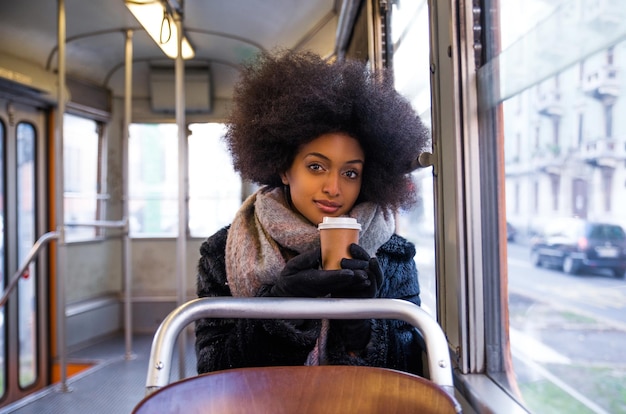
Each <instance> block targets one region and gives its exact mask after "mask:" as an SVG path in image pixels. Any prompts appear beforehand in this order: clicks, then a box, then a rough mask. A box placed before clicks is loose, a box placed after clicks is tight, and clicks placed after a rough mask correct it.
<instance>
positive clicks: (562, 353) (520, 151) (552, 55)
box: [483, 0, 626, 413]
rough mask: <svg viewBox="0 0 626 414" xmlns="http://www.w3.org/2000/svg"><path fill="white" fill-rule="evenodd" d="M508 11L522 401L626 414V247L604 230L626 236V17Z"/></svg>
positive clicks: (504, 103) (544, 7) (591, 4)
mask: <svg viewBox="0 0 626 414" xmlns="http://www.w3.org/2000/svg"><path fill="white" fill-rule="evenodd" d="M500 4H501V6H502V7H501V8H500V35H501V40H502V53H501V55H500V58H499V59H500V60H499V64H500V65H499V67H500V70H501V71H500V78H499V79H498V78H497V76H494V78H493V79H492V81H493V82H497V83H496V84H492V85H491V86H493V87H495V86H497V88H496V89H498V88H499V90H500V95H499V96H496V97H495V100H496V102H495V103H498V102H499V103H501V108H502V113H503V116H504V117H503V119H504V125H503V132H504V145H505V177H506V178H505V180H506V215H507V222H508V223H509V226H510V229H509V231H511V232H513V231H514V232H515V237H514V238H513V240H512V241H510V242H509V245H508V277H509V285H508V287H509V312H510V339H511V348H512V353H513V358H514V365H515V372H516V377H517V383H518V385H519V390H520V392H521V395H522V399H523V403H524V404H525V405H526V406H527V407H528V408H529V410H530V411H532V412H537V413H540V412H541V413H544V412H568V413H570V412H580V413H588V412H589V413H591V412H595V413H608V412H611V413H617V412H622V413H623V412H626V402H625V401H626V400H625V399H624V395H626V373H625V371H624V369H623V367H624V366H625V364H626V354H625V353H624V352H623V344H625V343H626V282H625V281H624V271H625V270H626V244H625V243H626V242H624V241H623V239H622V241H620V240H618V239H620V238H615V237H612V238H611V237H602V234H604V233H606V232H604V233H603V232H602V231H600V230H597V229H604V228H610V229H615V227H614V226H608V227H607V226H598V225H596V224H593V223H597V222H602V223H610V224H612V225H618V226H621V227H624V228H626V208H624V206H625V205H626V122H624V119H625V118H624V117H623V116H621V115H622V114H624V113H626V77H625V76H622V75H623V74H624V73H625V72H626V41H625V40H624V39H625V38H626V19H625V17H626V9H625V8H624V3H623V2H622V1H620V0H605V1H586V0H577V1H574V0H571V1H562V2H546V1H538V0H537V1H529V2H517V1H510V0H509V1H504V0H503V1H501V2H500ZM620 39H621V40H620ZM494 67H495V65H494V66H492V67H491V68H483V69H484V70H492V71H493V73H496V72H495V69H493V68H494ZM496 79H497V80H496ZM566 218H577V219H576V220H575V222H574V221H572V220H568V221H565V220H564V219H566ZM560 223H567V224H565V226H564V228H563V226H560ZM579 226H580V227H579ZM559 227H561V230H559V231H553V230H552V229H555V228H559ZM594 229H596V230H594ZM613 233H614V234H618V233H619V234H622V233H621V232H619V231H615V232H613Z"/></svg>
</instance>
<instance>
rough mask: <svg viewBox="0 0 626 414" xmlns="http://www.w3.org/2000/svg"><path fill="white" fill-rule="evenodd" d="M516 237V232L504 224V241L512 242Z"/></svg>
mask: <svg viewBox="0 0 626 414" xmlns="http://www.w3.org/2000/svg"><path fill="white" fill-rule="evenodd" d="M516 235H517V230H516V229H515V227H513V225H512V224H511V223H509V222H508V221H507V222H506V239H507V241H510V242H514V241H515V236H516Z"/></svg>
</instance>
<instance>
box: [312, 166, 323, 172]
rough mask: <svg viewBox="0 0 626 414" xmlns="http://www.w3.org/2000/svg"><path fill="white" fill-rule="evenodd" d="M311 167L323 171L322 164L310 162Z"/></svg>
mask: <svg viewBox="0 0 626 414" xmlns="http://www.w3.org/2000/svg"><path fill="white" fill-rule="evenodd" d="M309 169H310V170H313V171H321V170H322V169H323V167H322V166H321V165H320V164H309Z"/></svg>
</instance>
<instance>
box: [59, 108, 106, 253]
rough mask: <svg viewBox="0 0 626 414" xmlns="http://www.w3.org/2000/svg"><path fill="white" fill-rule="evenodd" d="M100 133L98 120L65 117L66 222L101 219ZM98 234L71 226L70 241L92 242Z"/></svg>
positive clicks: (69, 230)
mask: <svg viewBox="0 0 626 414" xmlns="http://www.w3.org/2000/svg"><path fill="white" fill-rule="evenodd" d="M100 139H101V137H100V134H99V133H98V127H97V124H96V122H95V121H93V120H89V119H85V118H81V117H78V116H75V115H69V114H66V115H65V116H64V117H63V157H64V169H65V182H64V186H65V189H64V190H65V205H64V215H65V222H66V223H70V224H71V223H80V222H83V223H85V222H92V221H94V220H98V219H100V217H99V214H101V209H100V208H98V207H99V200H100V199H101V198H102V195H99V194H98V193H99V188H100V186H99V180H100V173H99V172H100V171H101V168H102V167H103V166H102V165H101V163H100V162H99V161H100V149H101V145H100ZM97 234H99V231H98V230H97V229H96V228H94V227H91V226H71V225H70V226H68V227H67V230H66V233H65V236H66V241H67V242H73V241H81V240H91V239H93V238H94V237H96V235H97Z"/></svg>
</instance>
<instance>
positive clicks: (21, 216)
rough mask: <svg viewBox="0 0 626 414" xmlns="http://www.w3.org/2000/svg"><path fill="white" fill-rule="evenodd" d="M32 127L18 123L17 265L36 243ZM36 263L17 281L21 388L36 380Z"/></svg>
mask: <svg viewBox="0 0 626 414" xmlns="http://www.w3.org/2000/svg"><path fill="white" fill-rule="evenodd" d="M35 149H36V148H35V129H34V128H33V126H32V125H30V124H24V123H21V124H18V125H17V255H18V262H19V263H20V265H21V264H22V263H23V262H24V260H25V259H26V257H27V256H28V252H29V251H30V249H31V247H32V246H33V244H35V241H36V240H37V239H36V234H35V231H36V229H35V217H36V216H35V211H36V210H35V196H36V194H35V176H36V170H35ZM35 269H36V268H35V264H34V263H31V265H30V266H29V267H28V270H27V272H28V273H29V274H28V277H22V278H20V280H19V282H18V287H17V290H18V302H19V306H18V333H19V335H18V336H19V345H20V348H19V384H20V387H22V388H24V387H27V386H29V385H31V384H33V383H34V382H35V380H36V372H37V359H36V350H37V347H36V343H37V338H36V334H37V330H36V320H35V315H36V313H35V311H36V309H35V303H36V301H35V292H36V280H37V277H36V274H35Z"/></svg>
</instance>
